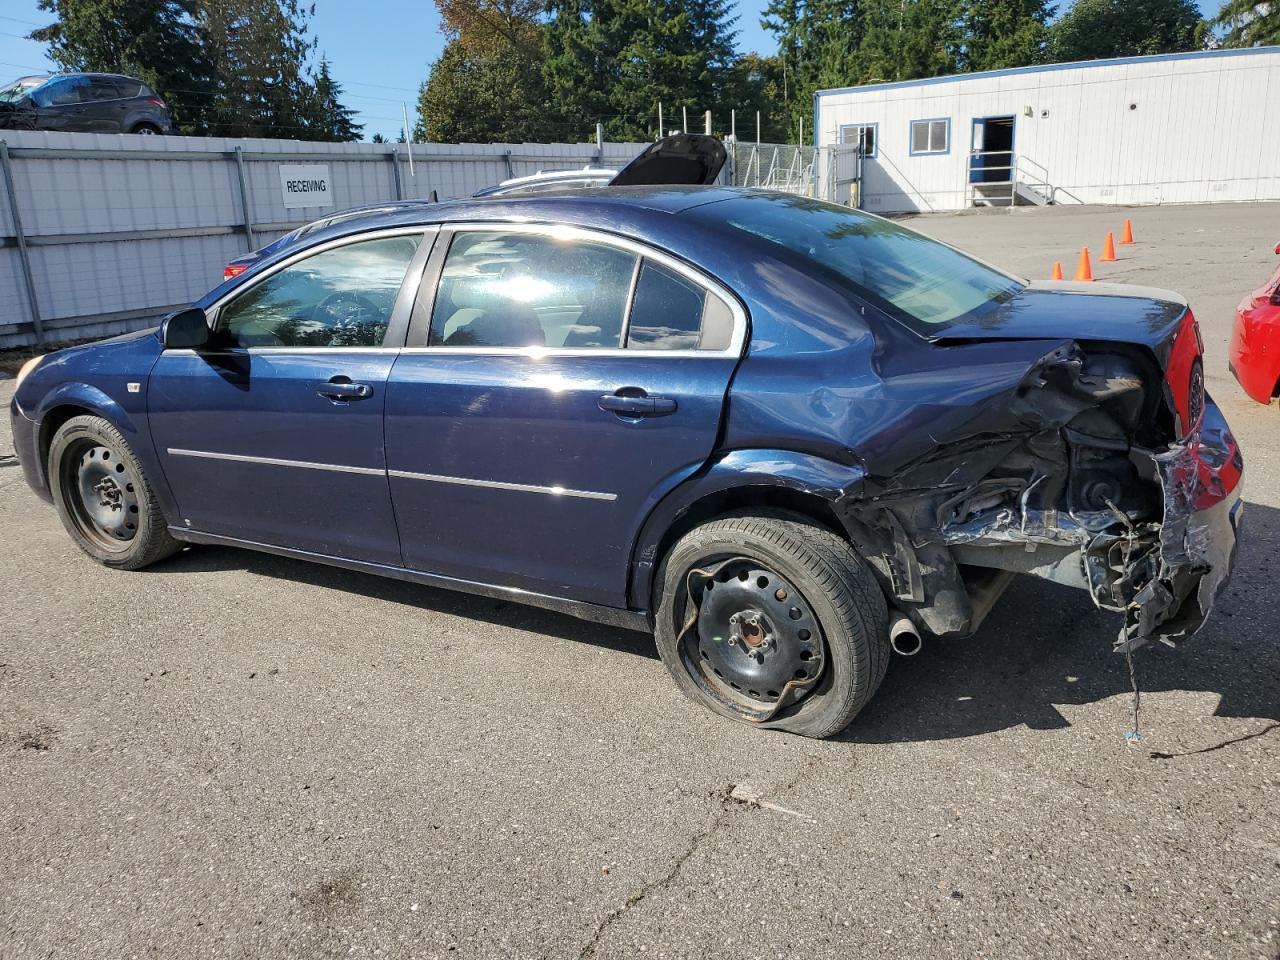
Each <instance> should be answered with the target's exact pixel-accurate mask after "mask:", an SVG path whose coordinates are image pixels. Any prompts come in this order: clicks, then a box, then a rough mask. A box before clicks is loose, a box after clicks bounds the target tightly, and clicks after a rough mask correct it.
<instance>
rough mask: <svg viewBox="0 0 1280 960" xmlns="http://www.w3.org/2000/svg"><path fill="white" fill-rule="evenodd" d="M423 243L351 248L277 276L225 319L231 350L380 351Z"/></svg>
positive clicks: (404, 240) (229, 309) (234, 305)
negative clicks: (405, 282) (410, 264)
mask: <svg viewBox="0 0 1280 960" xmlns="http://www.w3.org/2000/svg"><path fill="white" fill-rule="evenodd" d="M421 240H422V238H421V237H419V236H405V237H380V238H378V239H376V240H365V241H361V242H357V243H349V244H346V245H344V246H341V247H336V248H334V249H332V250H326V251H324V252H323V253H317V254H315V255H314V256H311V257H307V258H306V259H305V260H301V261H299V262H298V263H295V264H293V265H292V266H290V267H286V268H285V269H283V270H280V271H279V272H277V273H273V274H272V275H271V276H269V277H267V278H266V279H265V280H263V281H261V282H260V283H257V284H255V285H254V286H253V287H251V288H249V289H248V290H247V291H245V292H244V293H243V294H241V295H240V296H238V297H236V298H235V299H234V300H232V301H231V302H230V303H228V304H227V305H226V306H224V307H222V308H221V310H220V311H219V315H218V343H219V345H220V346H224V347H379V346H382V341H383V338H384V337H385V336H386V332H387V327H388V325H389V324H390V322H391V311H392V308H393V307H394V306H395V302H396V296H397V295H398V294H399V292H400V285H401V284H402V283H403V282H404V275H405V273H406V272H407V271H408V269H409V261H410V260H412V259H413V255H414V252H415V251H416V250H417V248H418V244H419V243H420V242H421Z"/></svg>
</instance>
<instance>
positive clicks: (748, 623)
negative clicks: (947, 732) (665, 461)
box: [655, 515, 889, 737]
mask: <svg viewBox="0 0 1280 960" xmlns="http://www.w3.org/2000/svg"><path fill="white" fill-rule="evenodd" d="M658 583H659V585H660V589H661V596H660V597H659V598H658V608H657V615H656V631H655V632H656V636H657V641H658V652H659V654H660V656H661V657H662V661H663V663H665V664H666V666H667V669H668V670H669V671H670V672H671V674H672V676H673V677H675V680H676V683H677V684H678V685H679V686H680V688H681V690H683V691H684V692H685V693H686V694H687V695H688V696H689V697H690V698H691V699H693V700H695V701H696V702H698V703H701V704H703V705H704V706H707V707H709V708H710V709H712V710H714V711H715V712H717V713H719V714H722V715H724V716H727V717H731V718H733V719H735V720H739V721H742V722H745V723H750V724H752V725H754V726H761V727H768V728H773V729H779V730H786V731H789V732H791V733H797V734H801V735H803V736H808V737H828V736H831V735H832V734H835V733H838V732H839V731H840V730H843V729H844V728H845V727H846V726H848V724H849V722H850V721H851V720H852V719H853V718H854V717H855V716H856V715H857V713H858V711H860V710H861V709H862V708H863V707H864V706H865V705H866V703H867V701H868V700H870V699H871V696H872V694H874V693H875V691H876V689H877V688H878V687H879V686H880V682H881V681H882V680H883V679H884V674H885V670H886V668H887V666H888V662H889V638H888V627H887V621H888V613H887V609H886V606H885V600H884V596H883V594H882V593H881V592H880V588H879V587H878V586H877V584H876V582H875V578H874V577H873V576H872V575H871V573H870V571H869V570H868V569H867V568H866V566H865V565H864V564H863V562H862V561H861V559H859V557H858V556H857V554H856V553H855V552H854V551H853V548H852V547H850V545H849V544H848V543H847V542H845V541H844V540H842V539H841V538H839V537H837V536H835V535H834V534H833V533H831V532H830V531H828V530H825V529H823V528H822V527H819V526H816V525H814V524H812V523H809V522H807V521H804V520H802V519H799V518H795V519H792V518H791V517H790V516H789V515H788V516H779V517H770V516H732V517H726V518H724V519H721V520H716V521H713V522H711V523H707V524H705V525H703V526H700V527H697V528H696V529H694V530H692V531H690V532H689V533H688V534H686V535H685V536H684V537H683V538H682V539H681V540H680V541H679V542H678V543H677V544H676V545H675V546H674V547H673V548H672V549H671V551H670V553H669V554H668V555H667V558H666V560H665V561H664V563H663V565H662V568H661V569H660V571H659V575H658Z"/></svg>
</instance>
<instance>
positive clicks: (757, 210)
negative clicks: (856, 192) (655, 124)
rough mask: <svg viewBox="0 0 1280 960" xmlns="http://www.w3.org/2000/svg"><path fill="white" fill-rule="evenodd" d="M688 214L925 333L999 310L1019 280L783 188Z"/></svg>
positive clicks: (884, 223) (888, 224) (938, 245)
mask: <svg viewBox="0 0 1280 960" xmlns="http://www.w3.org/2000/svg"><path fill="white" fill-rule="evenodd" d="M685 215H686V216H689V217H691V218H692V219H695V220H701V221H704V222H710V223H714V224H716V225H719V226H726V227H729V228H730V229H732V230H734V231H738V232H740V233H742V234H745V235H747V236H750V237H753V238H756V239H757V240H762V241H765V242H766V243H768V244H769V245H770V246H771V247H772V248H773V251H774V253H775V255H778V256H780V257H782V258H785V259H788V260H792V261H793V262H798V265H799V266H800V267H801V268H802V269H805V270H809V271H812V272H814V273H821V274H824V275H826V276H829V277H834V278H835V279H836V280H837V281H838V282H843V283H844V284H847V285H849V286H851V287H852V288H853V289H854V291H855V292H857V293H858V294H859V295H860V296H862V297H865V298H866V299H867V300H869V301H871V302H872V303H874V304H876V305H877V306H879V307H880V308H882V309H883V310H885V311H886V312H887V313H889V314H890V315H891V316H894V317H896V318H897V319H898V320H899V321H900V322H901V323H903V324H904V325H905V326H907V327H909V328H910V329H912V330H915V331H916V332H917V333H919V334H921V335H922V336H925V337H933V336H937V335H938V334H940V333H941V332H942V331H943V330H945V329H946V328H947V327H948V326H951V325H953V324H955V323H957V322H959V321H961V320H962V319H968V318H971V317H976V316H978V315H979V314H985V312H987V311H989V310H991V309H994V307H995V306H996V305H997V304H999V303H1003V302H1005V301H1007V300H1008V299H1009V298H1010V297H1012V296H1013V295H1014V294H1016V293H1017V292H1018V291H1020V290H1022V289H1023V284H1022V283H1021V282H1020V281H1018V280H1017V279H1016V278H1014V277H1011V276H1009V275H1008V274H1005V273H1001V272H1000V271H998V270H995V269H993V268H992V267H988V266H987V265H986V264H983V263H980V262H979V261H977V260H974V259H973V258H972V257H969V256H966V255H965V254H963V253H961V252H960V251H959V250H956V249H954V248H952V247H948V246H947V245H946V244H944V243H939V242H938V241H937V240H932V239H930V238H929V237H926V236H924V235H923V234H920V233H916V232H915V231H914V230H908V229H906V228H905V227H900V226H898V225H897V224H896V223H891V222H890V221H888V220H884V219H881V218H880V217H876V216H873V215H871V214H868V213H864V212H863V211H861V210H851V209H849V208H848V207H842V206H837V205H836V204H834V203H826V202H824V201H822V200H810V199H808V198H806V197H797V196H788V195H782V194H770V195H760V196H756V197H740V198H735V199H732V200H721V201H717V202H714V203H707V204H704V205H702V206H700V207H694V208H693V209H692V210H690V211H688V213H687V214H685Z"/></svg>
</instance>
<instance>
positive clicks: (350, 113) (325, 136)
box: [307, 57, 364, 143]
mask: <svg viewBox="0 0 1280 960" xmlns="http://www.w3.org/2000/svg"><path fill="white" fill-rule="evenodd" d="M311 99H312V103H311V110H310V116H309V117H308V127H309V130H308V131H307V132H308V134H309V136H308V137H307V139H309V140H327V141H329V142H331V143H349V142H351V141H353V140H359V139H360V132H361V130H363V129H364V127H363V125H362V124H359V123H356V122H355V111H354V110H352V109H350V108H349V107H346V106H343V104H342V86H341V85H340V84H339V83H338V81H336V80H334V79H333V77H332V76H330V74H329V61H328V59H326V58H325V57H321V58H320V66H319V68H318V69H317V70H316V77H315V82H314V84H313V85H312V96H311Z"/></svg>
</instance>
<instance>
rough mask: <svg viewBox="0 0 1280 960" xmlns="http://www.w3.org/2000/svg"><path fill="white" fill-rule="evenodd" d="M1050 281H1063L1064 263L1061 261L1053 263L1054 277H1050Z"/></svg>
mask: <svg viewBox="0 0 1280 960" xmlns="http://www.w3.org/2000/svg"><path fill="white" fill-rule="evenodd" d="M1049 279H1050V280H1061V279H1062V261H1061V260H1055V261H1053V276H1052V277H1050V278H1049Z"/></svg>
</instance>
